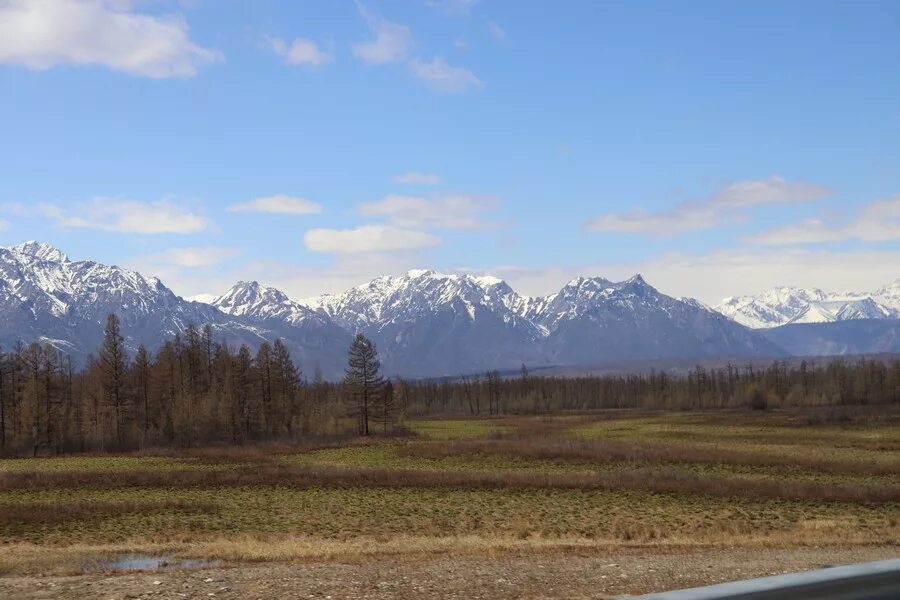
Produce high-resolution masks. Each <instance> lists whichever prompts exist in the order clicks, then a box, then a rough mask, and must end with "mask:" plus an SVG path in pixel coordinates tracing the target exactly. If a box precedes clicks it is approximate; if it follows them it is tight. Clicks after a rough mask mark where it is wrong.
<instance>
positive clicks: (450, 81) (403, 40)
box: [353, 2, 482, 93]
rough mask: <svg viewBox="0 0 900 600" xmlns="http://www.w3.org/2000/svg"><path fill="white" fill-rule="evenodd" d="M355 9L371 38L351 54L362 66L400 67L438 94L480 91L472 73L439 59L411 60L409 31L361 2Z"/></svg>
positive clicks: (357, 45) (354, 47)
mask: <svg viewBox="0 0 900 600" xmlns="http://www.w3.org/2000/svg"><path fill="white" fill-rule="evenodd" d="M356 6H357V9H358V10H359V13H360V14H361V15H362V17H363V19H365V21H366V24H367V25H368V26H369V29H371V30H372V33H373V34H374V35H375V38H374V39H373V40H371V41H368V42H361V43H357V44H354V45H353V54H354V55H356V57H357V58H359V59H360V60H362V61H363V62H364V63H366V64H368V65H386V64H389V63H404V64H406V65H407V67H408V68H409V70H410V72H411V73H412V74H413V75H414V76H415V77H416V78H417V79H418V80H419V81H421V82H423V83H424V84H425V85H427V86H428V87H429V88H431V89H433V90H435V91H438V92H451V93H459V92H464V91H466V90H469V89H472V88H477V87H481V85H482V83H481V80H480V79H478V77H476V76H475V74H474V73H473V72H472V71H470V70H469V69H467V68H465V67H457V66H453V65H450V64H448V63H447V61H446V60H444V59H443V58H441V57H440V56H438V57H435V58H434V59H432V60H431V61H424V60H422V59H420V58H415V57H412V58H411V57H410V49H411V48H412V45H413V36H412V30H411V29H410V28H409V27H407V26H406V25H404V24H402V23H395V22H392V21H388V20H387V19H385V18H384V17H382V16H381V15H378V14H376V13H374V12H372V11H370V10H369V9H367V8H366V7H365V6H364V5H363V4H362V3H361V2H357V3H356Z"/></svg>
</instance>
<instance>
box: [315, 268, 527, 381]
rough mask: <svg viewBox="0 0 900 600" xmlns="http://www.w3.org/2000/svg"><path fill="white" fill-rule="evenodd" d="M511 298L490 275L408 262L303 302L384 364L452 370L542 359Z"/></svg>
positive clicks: (395, 368) (408, 369)
mask: <svg viewBox="0 0 900 600" xmlns="http://www.w3.org/2000/svg"><path fill="white" fill-rule="evenodd" d="M517 298H518V296H517V294H516V293H515V292H514V291H513V290H512V288H510V287H509V285H507V284H506V282H504V281H502V280H500V279H497V278H495V277H477V276H472V275H457V274H453V275H448V274H443V273H438V272H435V271H431V270H414V271H409V272H408V273H407V274H406V275H403V276H400V277H378V278H376V279H374V280H372V281H371V282H369V283H368V284H365V285H361V286H358V287H355V288H353V289H351V290H349V291H347V292H345V293H343V294H336V295H329V296H322V297H320V298H315V299H311V300H306V301H304V304H307V305H308V306H310V307H312V308H316V309H318V310H320V311H322V312H323V313H324V314H326V315H328V316H329V317H331V318H332V319H334V321H335V322H337V323H338V324H340V325H342V326H343V327H344V328H346V329H347V330H348V331H353V332H355V331H362V332H364V333H365V334H366V335H367V336H369V337H371V338H372V339H373V340H374V341H375V342H376V344H377V345H378V348H379V352H380V353H381V355H382V362H383V364H384V366H385V369H386V371H387V372H404V373H407V374H415V375H419V374H444V375H458V374H459V373H460V372H471V371H474V370H481V369H494V368H512V367H517V366H519V365H521V364H522V363H523V362H526V363H528V364H540V363H544V362H545V361H544V359H543V357H542V355H541V353H540V349H539V347H538V343H537V342H538V340H540V339H541V337H542V333H541V331H540V330H539V329H538V328H537V327H535V325H534V324H533V323H532V322H531V321H529V320H528V319H526V318H523V317H522V316H520V315H518V314H516V312H514V311H513V310H511V308H510V306H512V305H514V304H515V303H516V301H517Z"/></svg>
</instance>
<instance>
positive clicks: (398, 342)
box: [305, 271, 784, 375]
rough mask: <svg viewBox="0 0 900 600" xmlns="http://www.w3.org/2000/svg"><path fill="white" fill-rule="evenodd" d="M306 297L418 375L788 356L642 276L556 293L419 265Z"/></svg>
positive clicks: (582, 281)
mask: <svg viewBox="0 0 900 600" xmlns="http://www.w3.org/2000/svg"><path fill="white" fill-rule="evenodd" d="M305 303H306V304H307V305H308V306H310V307H313V308H317V309H319V310H322V311H323V312H324V313H325V314H327V315H328V316H330V317H331V318H333V319H334V320H335V321H336V322H337V323H339V324H341V325H343V326H344V327H346V328H347V329H348V330H360V331H363V332H364V333H366V334H367V335H368V336H370V337H372V338H373V339H374V340H375V341H376V343H377V344H378V345H379V349H380V351H381V352H382V353H383V355H384V357H385V364H386V365H388V366H389V367H390V368H394V369H398V370H408V371H407V372H414V373H415V372H418V373H430V374H444V375H452V374H456V373H461V372H463V373H464V372H471V371H477V370H483V369H486V368H498V369H509V368H515V367H517V366H518V365H520V364H522V363H525V364H527V365H531V366H541V365H546V364H596V363H599V362H604V361H610V360H618V361H621V360H628V359H649V358H663V357H698V358H699V357H708V356H735V357H760V356H781V355H783V354H784V352H783V351H782V350H781V349H779V348H777V347H775V346H774V345H773V344H772V343H771V342H769V341H767V340H766V339H765V338H763V337H762V336H760V335H758V334H756V333H753V332H751V331H749V330H747V329H746V328H745V327H743V326H741V325H739V324H737V323H734V322H733V321H731V320H729V319H727V318H725V317H723V316H722V315H720V314H718V313H716V312H715V311H713V310H711V309H709V308H707V307H706V306H704V305H702V304H701V303H699V302H697V301H695V300H683V299H675V298H671V297H669V296H666V295H664V294H661V293H660V292H658V291H657V290H656V289H654V288H653V287H651V286H650V285H648V284H647V283H646V282H645V281H644V280H643V278H641V277H640V276H636V277H633V278H631V279H629V280H628V281H624V282H621V283H613V282H611V281H609V280H607V279H603V278H601V277H596V278H583V277H580V278H578V279H574V280H572V281H571V282H569V283H568V284H567V285H566V286H564V287H563V288H562V289H561V290H560V291H559V292H558V293H556V294H552V295H550V296H546V297H542V298H530V297H526V296H520V295H518V294H517V293H516V292H515V291H513V290H512V288H510V286H509V285H508V284H506V282H504V281H502V280H500V279H497V278H495V277H474V276H470V275H444V274H440V273H436V272H434V271H410V272H409V273H408V274H407V275H405V276H403V277H380V278H378V279H375V280H374V281H372V282H371V283H369V284H367V285H363V286H359V287H357V288H354V289H352V290H350V291H349V292H347V293H345V294H339V295H334V296H323V297H321V298H317V299H312V300H308V301H305Z"/></svg>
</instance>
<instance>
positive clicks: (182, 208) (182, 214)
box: [35, 198, 210, 234]
mask: <svg viewBox="0 0 900 600" xmlns="http://www.w3.org/2000/svg"><path fill="white" fill-rule="evenodd" d="M35 210H36V211H37V212H38V213H40V214H42V215H43V216H45V217H47V218H50V219H52V220H54V221H56V223H57V224H58V225H60V226H61V227H66V228H76V229H98V230H101V231H112V232H115V233H140V234H159V233H181V234H186V233H197V232H200V231H203V230H205V229H207V228H208V227H209V225H210V224H209V222H208V221H207V220H206V218H204V217H203V216H202V215H200V214H199V213H198V212H197V211H196V210H194V209H192V208H190V207H188V206H187V205H185V204H184V203H181V202H176V201H173V200H159V201H156V202H138V201H136V200H118V199H114V198H94V199H93V200H91V201H90V202H85V203H82V204H79V205H77V207H76V209H75V211H74V212H70V211H67V210H65V209H63V208H60V207H58V206H55V205H52V204H41V205H38V207H37V208H36V209H35Z"/></svg>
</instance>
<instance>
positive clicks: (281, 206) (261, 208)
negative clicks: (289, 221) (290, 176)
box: [226, 194, 322, 215]
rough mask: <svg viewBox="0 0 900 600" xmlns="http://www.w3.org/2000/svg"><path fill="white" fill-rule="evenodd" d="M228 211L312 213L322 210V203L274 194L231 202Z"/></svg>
mask: <svg viewBox="0 0 900 600" xmlns="http://www.w3.org/2000/svg"><path fill="white" fill-rule="evenodd" d="M226 210H228V212H264V213H274V214H282V215H312V214H316V213H320V212H322V205H321V204H318V203H316V202H313V201H312V200H307V199H306V198H299V197H296V196H286V195H284V194H276V195H274V196H265V197H262V198H255V199H253V200H251V201H250V202H242V203H238V204H231V205H229V206H228V208H227V209H226Z"/></svg>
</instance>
